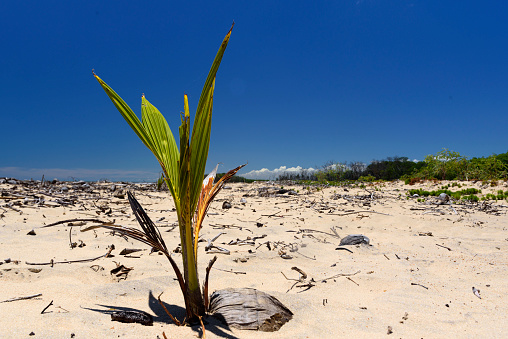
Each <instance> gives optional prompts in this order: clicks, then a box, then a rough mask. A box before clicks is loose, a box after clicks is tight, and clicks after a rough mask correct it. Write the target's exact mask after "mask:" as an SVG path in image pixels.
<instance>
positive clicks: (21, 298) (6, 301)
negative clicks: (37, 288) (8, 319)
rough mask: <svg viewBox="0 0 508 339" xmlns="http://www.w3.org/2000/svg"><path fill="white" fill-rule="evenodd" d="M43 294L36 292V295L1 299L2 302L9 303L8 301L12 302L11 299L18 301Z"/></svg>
mask: <svg viewBox="0 0 508 339" xmlns="http://www.w3.org/2000/svg"><path fill="white" fill-rule="evenodd" d="M41 295H42V293H39V294H34V295H29V296H26V297H17V298H11V299H7V300H3V301H0V303H8V302H11V301H18V300H26V299H32V298H37V297H40V296H41Z"/></svg>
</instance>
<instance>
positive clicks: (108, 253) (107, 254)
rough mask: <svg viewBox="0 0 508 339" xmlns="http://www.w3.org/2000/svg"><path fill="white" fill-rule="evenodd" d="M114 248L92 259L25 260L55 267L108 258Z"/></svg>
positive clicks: (31, 263) (28, 263) (26, 262)
mask: <svg viewBox="0 0 508 339" xmlns="http://www.w3.org/2000/svg"><path fill="white" fill-rule="evenodd" d="M114 249H115V246H110V247H109V249H108V251H107V252H106V254H103V255H101V256H98V257H96V258H91V259H80V260H66V261H54V260H53V259H51V260H50V261H49V262H43V263H34V262H28V261H25V264H27V265H51V267H53V265H54V264H72V263H78V262H90V261H95V260H97V259H100V258H107V257H108V256H109V255H110V254H111V251H113V250H114Z"/></svg>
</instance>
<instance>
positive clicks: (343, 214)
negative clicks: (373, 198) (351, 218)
mask: <svg viewBox="0 0 508 339" xmlns="http://www.w3.org/2000/svg"><path fill="white" fill-rule="evenodd" d="M356 213H376V214H381V215H388V216H390V217H391V216H392V215H391V214H386V213H381V212H376V211H355V212H348V213H341V214H339V213H327V214H328V215H338V216H341V217H343V216H345V215H350V214H356Z"/></svg>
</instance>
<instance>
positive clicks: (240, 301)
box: [210, 288, 293, 332]
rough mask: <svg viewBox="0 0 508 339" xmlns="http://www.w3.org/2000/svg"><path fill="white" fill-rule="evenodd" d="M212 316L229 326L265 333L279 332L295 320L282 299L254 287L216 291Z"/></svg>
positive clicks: (211, 301)
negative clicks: (287, 323) (283, 326)
mask: <svg viewBox="0 0 508 339" xmlns="http://www.w3.org/2000/svg"><path fill="white" fill-rule="evenodd" d="M210 313H212V314H213V315H214V316H215V317H216V318H218V319H220V320H222V321H223V322H224V323H225V324H226V325H228V326H230V327H234V328H238V329H242V330H258V331H263V332H274V331H277V330H278V329H279V328H281V327H282V325H284V324H285V323H286V322H288V321H289V320H291V319H292V318H293V313H292V312H291V311H290V310H289V309H288V308H287V307H286V306H284V305H283V304H282V303H281V302H280V301H279V300H277V299H276V298H275V297H272V296H271V295H268V294H266V293H264V292H261V291H258V290H255V289H253V288H228V289H224V290H220V291H215V292H213V294H212V296H211V298H210Z"/></svg>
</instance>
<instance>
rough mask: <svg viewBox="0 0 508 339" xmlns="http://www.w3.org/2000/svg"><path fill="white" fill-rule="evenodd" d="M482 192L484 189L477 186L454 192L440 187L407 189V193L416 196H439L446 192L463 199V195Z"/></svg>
mask: <svg viewBox="0 0 508 339" xmlns="http://www.w3.org/2000/svg"><path fill="white" fill-rule="evenodd" d="M481 192H482V191H480V190H478V189H476V188H468V189H464V190H460V191H456V192H452V191H450V190H447V189H440V190H435V191H425V190H423V189H421V188H419V189H411V190H408V191H407V193H408V194H409V195H410V196H414V195H415V194H417V195H418V196H420V197H428V196H432V197H437V196H439V195H440V194H441V193H446V194H448V195H449V196H450V197H452V198H454V199H457V200H458V199H461V197H463V196H471V195H474V194H478V193H481Z"/></svg>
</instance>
